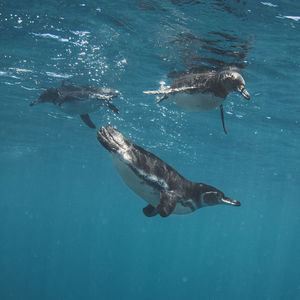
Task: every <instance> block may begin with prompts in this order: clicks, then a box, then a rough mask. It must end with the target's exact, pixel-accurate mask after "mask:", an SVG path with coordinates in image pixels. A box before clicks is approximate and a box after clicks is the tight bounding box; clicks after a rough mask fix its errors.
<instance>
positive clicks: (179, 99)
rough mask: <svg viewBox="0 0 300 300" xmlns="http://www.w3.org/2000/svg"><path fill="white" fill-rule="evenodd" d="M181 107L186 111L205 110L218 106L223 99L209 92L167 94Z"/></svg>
mask: <svg viewBox="0 0 300 300" xmlns="http://www.w3.org/2000/svg"><path fill="white" fill-rule="evenodd" d="M169 97H170V99H171V100H172V101H173V102H174V103H176V104H177V105H178V106H180V107H181V108H183V109H185V110H188V111H207V110H212V109H214V108H216V107H219V106H220V105H221V104H222V102H223V101H224V99H223V98H220V97H216V96H215V95H213V94H211V93H205V94H202V93H194V94H188V93H177V94H174V95H170V96H169Z"/></svg>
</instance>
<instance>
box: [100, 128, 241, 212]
mask: <svg viewBox="0 0 300 300" xmlns="http://www.w3.org/2000/svg"><path fill="white" fill-rule="evenodd" d="M97 138H98V141H99V142H100V143H101V144H102V145H103V146H104V148H106V149H107V150H108V151H109V152H110V153H111V156H112V160H113V164H114V166H115V168H116V170H117V171H118V173H119V174H120V176H121V178H122V179H123V181H124V182H125V183H126V184H127V186H128V187H129V188H130V189H131V190H133V191H134V192H135V193H136V194H137V195H138V196H139V197H141V198H142V199H144V200H145V201H146V202H147V203H148V205H147V206H146V207H144V208H143V213H144V215H145V216H147V217H153V216H156V215H158V214H159V215H160V216H161V217H168V216H169V215H171V214H176V215H184V214H189V213H192V212H194V211H195V210H197V209H199V208H202V207H205V206H213V205H218V204H226V205H233V206H240V205H241V203H240V202H239V201H237V200H234V199H231V198H229V197H227V196H225V195H224V193H223V192H222V191H220V190H218V189H217V188H215V187H213V186H210V185H207V184H204V183H195V182H191V181H189V180H187V179H185V178H184V177H183V176H182V175H180V174H179V173H178V172H177V171H176V170H175V169H173V168H172V167H171V166H169V165H168V164H167V163H165V162H164V161H162V160H161V159H160V158H158V157H157V156H155V155H154V154H152V153H150V152H148V151H147V150H145V149H143V148H141V147H139V146H138V145H136V144H134V143H133V142H132V141H130V140H129V139H127V138H126V137H125V136H124V135H123V134H122V133H121V132H120V131H119V130H118V129H117V128H115V127H113V126H111V125H106V127H101V128H100V130H99V131H98V132H97Z"/></svg>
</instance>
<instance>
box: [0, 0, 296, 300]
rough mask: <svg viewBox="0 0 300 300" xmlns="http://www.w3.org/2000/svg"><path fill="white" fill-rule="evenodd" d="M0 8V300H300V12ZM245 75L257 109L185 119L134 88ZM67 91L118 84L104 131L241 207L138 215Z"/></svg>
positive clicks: (210, 5) (203, 7)
mask: <svg viewBox="0 0 300 300" xmlns="http://www.w3.org/2000/svg"><path fill="white" fill-rule="evenodd" d="M271 1H272V2H263V1H256V0H253V1H244V0H240V1H234V0H228V1H226V0H224V1H221V0H211V1H193V0H190V1H188V0H185V1H180V0H162V1H155V0H135V1H124V0H123V1H121V0H118V1H108V0H106V1H96V0H72V1H70V0H65V1H63V0H60V1H58V0H57V1H50V0H43V1H38V0H31V1H28V0H22V1H7V0H0V41H1V47H0V95H1V100H0V125H1V126H0V141H1V142H0V150H1V151H0V299H1V300H6V299H16V300H17V299H18V300H41V299H43V300H58V299H62V300H73V299H74V300H77V299H80V300H83V299H87V300H90V299H103V300H115V299H116V300H119V299H130V300H133V299H139V300H146V299H147V300H150V299H151V300H152V299H157V300H158V299H173V300H177V299H190V300H194V299H211V300H212V299H231V300H234V299H271V300H273V299H300V239H299V237H300V213H299V212H300V187H299V184H300V163H299V162H300V157H299V151H300V114H299V113H300V103H299V100H300V99H299V94H300V85H299V82H300V56H299V51H300V40H299V36H300V20H299V19H300V3H299V2H298V1H291V0H284V1H278V0H271ZM205 67H206V68H224V67H236V68H239V70H240V72H241V74H242V75H243V77H244V78H245V81H246V88H247V90H248V91H249V93H250V94H251V100H250V101H246V100H245V99H243V98H242V97H241V96H240V95H239V94H237V93H232V94H230V95H229V96H228V97H227V99H226V100H225V102H224V110H225V119H226V120H225V121H226V125H227V129H228V134H227V135H225V134H224V132H223V129H222V125H221V120H220V113H219V111H218V110H214V111H210V112H202V113H190V112H185V111H183V110H181V109H180V108H178V107H177V106H175V105H174V104H173V103H172V102H170V101H164V102H162V103H160V104H157V103H156V102H155V96H149V95H145V94H143V93H142V91H144V90H153V89H158V88H159V87H160V86H163V85H169V84H170V83H171V82H172V80H173V78H175V77H176V76H177V75H178V74H180V72H182V71H185V70H197V69H201V68H205ZM63 80H66V81H70V82H76V83H80V84H87V85H93V86H101V87H103V86H105V87H111V88H115V89H118V90H119V91H120V96H119V97H118V98H116V99H114V101H113V102H114V104H115V105H116V106H117V107H118V108H119V110H120V114H119V115H115V114H114V113H113V112H112V111H109V110H108V109H106V108H104V107H103V109H102V110H99V111H97V112H95V113H92V114H91V115H90V116H91V119H92V120H93V121H94V122H95V124H96V125H97V128H99V127H100V126H103V125H105V124H106V123H111V124H112V125H114V126H117V127H118V129H119V130H120V131H121V132H122V133H124V134H125V135H126V136H127V137H129V138H130V139H131V140H133V141H134V142H135V143H137V144H138V145H140V146H142V147H144V148H145V149H147V150H149V151H151V152H153V153H154V154H156V155H157V156H159V157H160V158H162V159H163V160H165V161H166V162H167V163H168V164H170V165H171V166H173V167H174V168H175V169H177V170H178V172H180V173H181V174H182V175H183V176H185V177H186V178H188V179H190V180H193V181H198V182H204V183H206V184H210V185H213V186H215V187H217V188H219V189H220V190H222V191H223V192H224V193H225V194H226V195H228V196H229V197H232V198H234V199H237V200H239V201H240V202H241V203H242V206H241V207H231V206H221V205H219V206H215V207H209V208H203V209H200V210H197V211H196V212H194V213H192V214H189V215H184V216H176V215H174V216H173V215H171V216H170V217H168V218H161V217H159V216H156V217H153V218H147V217H145V216H144V215H143V213H142V208H143V207H144V206H145V205H146V203H145V202H144V201H143V200H142V199H140V198H138V197H137V196H136V195H135V194H134V193H133V192H132V191H131V190H130V189H129V188H128V187H127V186H126V185H125V184H124V183H123V182H122V181H121V179H120V177H119V175H118V174H117V172H116V170H115V169H114V167H113V165H112V162H111V159H110V155H109V153H108V152H107V151H106V150H105V149H104V148H103V147H102V146H101V145H100V144H99V142H98V141H97V139H96V131H95V130H92V129H90V128H88V127H87V126H86V125H85V124H84V123H83V122H82V121H81V120H80V118H79V116H68V115H66V114H64V113H62V112H61V111H59V110H58V109H57V107H56V106H54V105H52V104H50V103H49V104H43V105H37V106H33V107H30V106H29V103H30V102H32V101H34V100H35V99H36V98H37V97H38V96H39V95H40V94H41V93H42V91H43V90H45V89H46V88H50V87H58V86H60V84H61V82H62V81H63Z"/></svg>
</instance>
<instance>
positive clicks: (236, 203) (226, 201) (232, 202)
mask: <svg viewBox="0 0 300 300" xmlns="http://www.w3.org/2000/svg"><path fill="white" fill-rule="evenodd" d="M222 203H224V204H229V205H233V206H241V202H239V201H237V200H234V199H230V198H228V197H224V198H222Z"/></svg>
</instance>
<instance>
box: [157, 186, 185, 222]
mask: <svg viewBox="0 0 300 300" xmlns="http://www.w3.org/2000/svg"><path fill="white" fill-rule="evenodd" d="M179 199H180V197H179V196H178V195H177V194H176V193H175V192H174V191H162V192H160V201H159V204H158V206H157V212H158V213H159V214H160V216H161V217H168V216H169V215H170V214H171V213H172V212H173V211H174V209H175V207H176V204H177V202H178V201H179Z"/></svg>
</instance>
